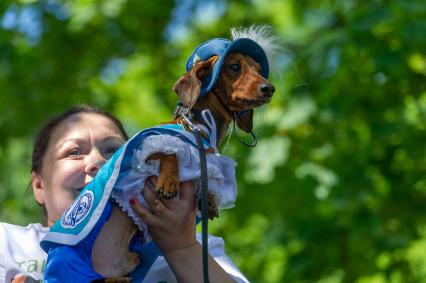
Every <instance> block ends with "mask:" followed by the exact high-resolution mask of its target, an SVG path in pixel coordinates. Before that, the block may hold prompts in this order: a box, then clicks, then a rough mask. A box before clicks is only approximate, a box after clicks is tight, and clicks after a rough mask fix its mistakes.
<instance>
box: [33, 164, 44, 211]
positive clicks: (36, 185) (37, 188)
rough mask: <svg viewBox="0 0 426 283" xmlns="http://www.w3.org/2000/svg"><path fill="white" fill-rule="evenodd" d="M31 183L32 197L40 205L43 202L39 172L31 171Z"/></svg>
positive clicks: (42, 188)
mask: <svg viewBox="0 0 426 283" xmlns="http://www.w3.org/2000/svg"><path fill="white" fill-rule="evenodd" d="M31 185H32V187H33V193H34V198H35V200H36V202H37V203H38V204H40V205H42V204H44V186H43V181H42V180H41V176H40V174H38V173H36V172H35V171H32V172H31Z"/></svg>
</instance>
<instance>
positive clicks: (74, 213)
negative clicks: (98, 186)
mask: <svg viewBox="0 0 426 283" xmlns="http://www.w3.org/2000/svg"><path fill="white" fill-rule="evenodd" d="M93 201H94V195H93V192H92V191H86V192H85V193H83V194H81V195H80V196H79V197H78V199H77V200H76V201H74V204H73V205H72V206H71V207H70V208H68V209H67V211H66V212H65V213H64V215H63V217H62V220H61V226H62V227H64V228H71V229H72V228H74V227H75V226H77V225H78V224H79V223H81V222H82V221H83V220H84V219H85V218H86V217H87V215H89V212H90V210H91V209H92V206H93Z"/></svg>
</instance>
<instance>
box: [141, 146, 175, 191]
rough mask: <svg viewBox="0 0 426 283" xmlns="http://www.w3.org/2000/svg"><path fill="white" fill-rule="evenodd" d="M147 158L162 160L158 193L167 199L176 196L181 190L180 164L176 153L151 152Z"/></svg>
mask: <svg viewBox="0 0 426 283" xmlns="http://www.w3.org/2000/svg"><path fill="white" fill-rule="evenodd" d="M146 160H147V161H148V160H160V174H159V176H158V180H157V185H156V191H157V193H158V194H159V195H160V196H161V197H162V198H165V199H171V198H174V197H176V196H177V194H178V191H179V167H178V166H179V165H178V159H177V157H176V155H174V154H165V153H163V152H157V153H154V154H151V155H150V156H149V157H148V158H147V159H146Z"/></svg>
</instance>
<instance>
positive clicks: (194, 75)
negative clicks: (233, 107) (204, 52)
mask: <svg viewBox="0 0 426 283" xmlns="http://www.w3.org/2000/svg"><path fill="white" fill-rule="evenodd" d="M217 59H218V56H213V57H211V58H210V59H208V60H206V61H199V62H197V63H196V64H195V65H194V67H192V69H191V70H189V71H188V72H186V73H185V74H184V75H183V76H182V77H181V78H179V79H178V80H177V82H175V84H174V85H173V91H174V92H176V94H177V95H178V96H179V97H180V101H181V102H182V104H183V105H184V106H186V107H189V108H192V106H193V105H194V104H195V102H196V101H197V99H198V96H199V95H200V90H201V84H202V82H203V80H204V79H205V78H206V77H207V75H208V74H209V73H210V71H211V69H212V68H213V65H214V63H215V62H216V60H217Z"/></svg>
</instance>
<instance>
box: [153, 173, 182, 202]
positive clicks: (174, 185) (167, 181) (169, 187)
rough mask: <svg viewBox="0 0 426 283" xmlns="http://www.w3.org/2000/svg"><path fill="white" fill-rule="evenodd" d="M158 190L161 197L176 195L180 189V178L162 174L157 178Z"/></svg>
mask: <svg viewBox="0 0 426 283" xmlns="http://www.w3.org/2000/svg"><path fill="white" fill-rule="evenodd" d="M156 191H157V193H158V194H159V195H160V197H162V198H165V199H171V198H174V197H176V196H177V195H178V191H179V178H178V177H176V176H166V177H165V176H162V175H160V176H159V177H158V180H157V185H156Z"/></svg>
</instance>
